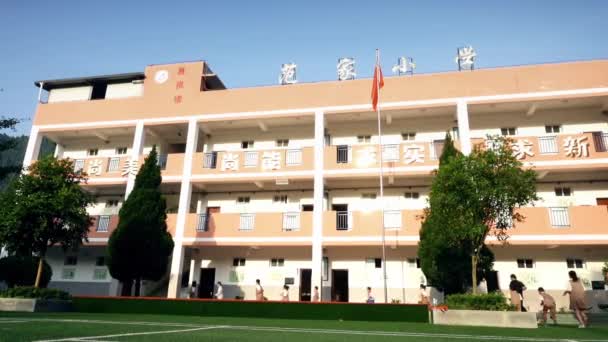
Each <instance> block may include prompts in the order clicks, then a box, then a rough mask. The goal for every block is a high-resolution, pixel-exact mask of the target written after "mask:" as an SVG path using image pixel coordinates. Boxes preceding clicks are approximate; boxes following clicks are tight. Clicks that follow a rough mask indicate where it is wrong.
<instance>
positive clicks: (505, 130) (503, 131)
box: [500, 127, 517, 137]
mask: <svg viewBox="0 0 608 342" xmlns="http://www.w3.org/2000/svg"><path fill="white" fill-rule="evenodd" d="M500 135H502V136H503V137H511V136H515V135H517V127H501V128H500Z"/></svg>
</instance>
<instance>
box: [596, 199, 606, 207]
mask: <svg viewBox="0 0 608 342" xmlns="http://www.w3.org/2000/svg"><path fill="white" fill-rule="evenodd" d="M595 200H596V201H597V205H605V206H608V198H596V199H595Z"/></svg>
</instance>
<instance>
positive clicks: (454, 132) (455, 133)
mask: <svg viewBox="0 0 608 342" xmlns="http://www.w3.org/2000/svg"><path fill="white" fill-rule="evenodd" d="M452 138H454V139H460V131H459V130H458V127H452Z"/></svg>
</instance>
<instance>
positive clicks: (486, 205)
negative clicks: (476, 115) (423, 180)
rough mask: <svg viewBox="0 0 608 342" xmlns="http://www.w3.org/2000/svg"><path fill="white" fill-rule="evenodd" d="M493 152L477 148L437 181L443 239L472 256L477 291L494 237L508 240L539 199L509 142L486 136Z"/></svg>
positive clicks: (533, 178) (528, 172)
mask: <svg viewBox="0 0 608 342" xmlns="http://www.w3.org/2000/svg"><path fill="white" fill-rule="evenodd" d="M488 140H489V142H491V144H490V148H485V147H482V146H481V145H480V146H476V147H475V149H474V150H473V152H472V153H471V154H470V155H469V156H461V157H456V158H453V159H451V160H450V162H449V163H447V164H445V165H444V166H443V168H442V170H441V171H440V172H438V174H437V177H435V179H434V180H433V189H432V196H434V197H435V200H437V202H438V203H441V206H440V207H437V208H431V212H432V215H434V214H438V215H439V217H440V219H439V221H440V222H441V224H442V225H444V226H445V227H449V229H444V230H443V233H442V234H441V236H440V237H439V238H440V239H441V241H442V242H441V243H442V245H444V246H445V247H446V248H462V249H463V250H466V251H468V253H469V254H470V255H469V257H470V269H471V276H472V279H471V284H472V286H473V292H474V293H476V292H477V272H476V270H477V269H478V266H479V261H480V257H481V255H482V252H483V251H484V249H485V241H486V238H487V237H488V236H490V235H492V236H495V237H497V239H498V240H499V241H503V242H504V241H506V240H507V239H508V238H509V232H508V229H509V228H510V227H512V225H513V223H515V222H521V221H523V220H524V217H523V216H522V215H521V214H519V213H517V210H516V209H518V208H520V207H522V206H525V205H529V204H531V203H532V202H533V201H535V200H537V199H538V197H537V195H536V174H535V172H534V171H532V170H524V169H523V168H522V164H521V162H519V161H518V160H517V159H516V158H515V157H514V156H513V151H512V148H511V141H510V140H508V139H505V138H503V137H488Z"/></svg>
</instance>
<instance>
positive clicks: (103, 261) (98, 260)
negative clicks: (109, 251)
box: [95, 256, 106, 267]
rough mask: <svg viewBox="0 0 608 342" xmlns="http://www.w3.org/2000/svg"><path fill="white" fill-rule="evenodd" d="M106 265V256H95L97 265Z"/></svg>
mask: <svg viewBox="0 0 608 342" xmlns="http://www.w3.org/2000/svg"><path fill="white" fill-rule="evenodd" d="M105 265H106V257H102V256H100V257H97V258H95V266H98V267H103V266H105Z"/></svg>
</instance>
